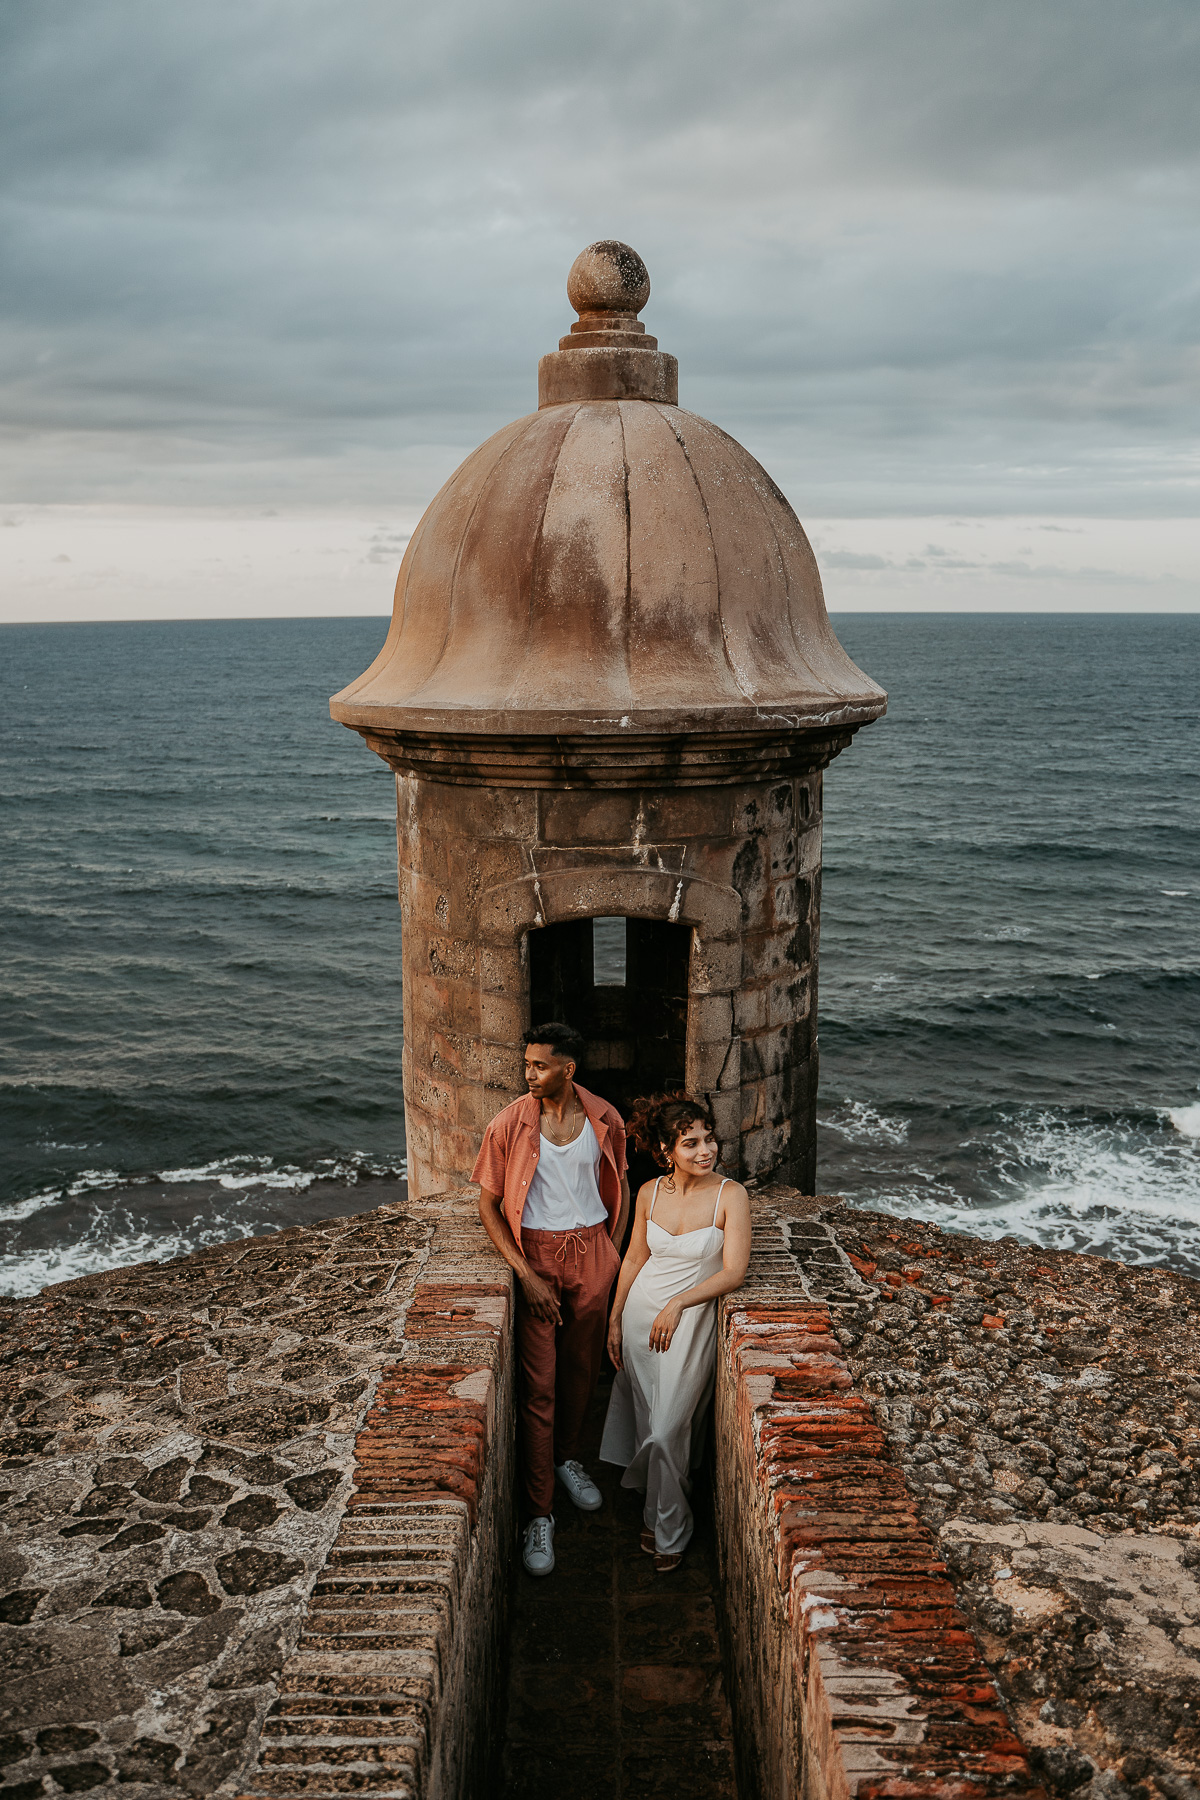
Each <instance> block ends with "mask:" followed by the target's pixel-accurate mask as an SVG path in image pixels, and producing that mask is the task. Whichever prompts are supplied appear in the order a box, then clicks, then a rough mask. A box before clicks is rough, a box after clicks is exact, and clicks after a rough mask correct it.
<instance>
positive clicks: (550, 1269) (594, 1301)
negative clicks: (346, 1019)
mask: <svg viewBox="0 0 1200 1800" xmlns="http://www.w3.org/2000/svg"><path fill="white" fill-rule="evenodd" d="M524 1042H525V1083H526V1086H527V1087H528V1089H529V1092H528V1093H527V1094H526V1095H525V1096H524V1097H523V1098H522V1099H520V1100H514V1101H513V1103H512V1105H511V1106H506V1107H505V1108H504V1110H503V1112H499V1113H497V1114H496V1117H495V1118H494V1119H493V1120H492V1122H491V1124H490V1125H489V1126H488V1128H487V1130H486V1132H485V1133H484V1136H483V1144H482V1147H481V1149H480V1152H479V1156H478V1158H477V1159H476V1163H475V1167H474V1169H473V1170H472V1172H471V1179H472V1180H473V1181H477V1182H478V1183H479V1216H480V1218H481V1219H482V1220H483V1224H484V1229H485V1230H486V1232H487V1234H488V1236H489V1237H490V1238H491V1240H492V1242H493V1244H495V1246H496V1248H497V1250H498V1251H499V1252H500V1254H501V1256H502V1257H503V1258H504V1260H505V1262H506V1263H507V1264H508V1265H509V1267H510V1268H511V1269H513V1270H514V1271H515V1272H516V1277H517V1367H518V1375H519V1388H518V1426H517V1429H518V1435H519V1442H520V1446H521V1453H522V1480H523V1486H524V1495H525V1506H524V1511H525V1517H526V1525H525V1541H524V1549H523V1558H524V1563H525V1567H526V1568H527V1569H528V1571H529V1573H530V1574H531V1575H549V1574H550V1572H551V1570H552V1569H553V1567H554V1510H553V1503H554V1478H555V1476H556V1475H557V1477H558V1479H559V1480H560V1481H561V1482H562V1484H563V1486H564V1487H565V1488H566V1490H567V1492H568V1494H569V1495H570V1496H571V1499H572V1500H573V1501H574V1502H575V1505H576V1506H578V1507H580V1508H581V1509H582V1510H583V1511H584V1512H596V1511H597V1510H598V1509H599V1507H600V1506H601V1505H602V1501H601V1498H600V1490H599V1488H598V1487H597V1486H596V1485H595V1483H594V1482H593V1481H592V1480H591V1479H590V1477H589V1476H588V1474H587V1472H586V1470H585V1469H584V1467H583V1465H582V1463H580V1462H579V1460H578V1458H577V1456H576V1451H577V1450H578V1448H579V1434H580V1431H581V1429H582V1427H583V1420H584V1415H585V1414H586V1412H587V1408H588V1402H589V1401H590V1400H591V1397H592V1393H593V1391H594V1389H595V1386H596V1377H597V1376H598V1375H599V1373H600V1357H601V1354H602V1351H603V1348H604V1332H605V1325H606V1322H607V1316H608V1296H609V1293H610V1291H611V1289H612V1284H613V1281H614V1279H615V1277H616V1273H617V1270H618V1268H619V1267H620V1262H621V1258H620V1252H619V1250H618V1248H617V1246H618V1245H619V1244H620V1241H621V1234H622V1232H623V1231H624V1229H625V1220H626V1217H627V1215H628V1212H629V1181H628V1178H627V1176H626V1173H625V1127H624V1124H623V1123H622V1120H621V1115H620V1113H619V1112H618V1111H617V1110H616V1108H615V1107H613V1106H610V1105H609V1104H608V1101H607V1100H601V1099H600V1098H599V1097H598V1096H597V1095H596V1094H590V1093H589V1092H588V1090H587V1089H586V1088H583V1087H580V1086H579V1084H578V1083H577V1082H576V1081H575V1079H574V1077H575V1068H576V1065H577V1063H578V1060H579V1057H580V1054H581V1053H582V1051H583V1047H584V1046H583V1039H582V1038H581V1037H580V1036H579V1034H578V1032H576V1031H573V1030H572V1029H571V1027H570V1026H569V1025H563V1024H561V1023H559V1022H558V1021H554V1022H552V1023H550V1024H547V1025H539V1026H537V1027H535V1029H534V1030H532V1031H527V1032H526V1033H525V1039H524Z"/></svg>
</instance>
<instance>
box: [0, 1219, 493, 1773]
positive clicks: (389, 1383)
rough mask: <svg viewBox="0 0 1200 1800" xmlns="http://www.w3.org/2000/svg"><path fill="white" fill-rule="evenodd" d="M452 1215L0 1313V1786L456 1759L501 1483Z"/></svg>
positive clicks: (476, 1685)
mask: <svg viewBox="0 0 1200 1800" xmlns="http://www.w3.org/2000/svg"><path fill="white" fill-rule="evenodd" d="M365 1185H366V1184H364V1186H365ZM380 1185H381V1187H382V1186H383V1185H384V1184H380ZM392 1191H393V1192H394V1191H395V1190H394V1189H393V1190H392ZM472 1221H474V1204H473V1202H472V1201H470V1200H465V1201H464V1200H463V1199H461V1197H460V1198H459V1199H458V1200H455V1199H454V1197H447V1196H440V1197H436V1198H434V1199H431V1200H430V1201H429V1202H428V1203H426V1204H425V1205H414V1204H406V1205H405V1206H404V1207H403V1208H401V1207H399V1206H396V1205H390V1206H387V1205H385V1206H381V1207H380V1208H379V1209H378V1210H377V1211H374V1212H371V1213H367V1214H365V1215H363V1216H362V1217H359V1218H351V1219H335V1220H330V1221H328V1222H327V1223H326V1224H324V1225H323V1226H317V1227H314V1228H311V1229H306V1230H293V1231H285V1232H281V1233H279V1234H278V1235H276V1236H272V1237H266V1238H260V1239H248V1240H246V1241H243V1242H240V1243H234V1244H228V1245H223V1246H221V1247H220V1248H218V1249H214V1250H209V1251H203V1252H201V1253H199V1254H198V1255H195V1256H190V1257H184V1258H181V1259H180V1260H178V1261H176V1262H173V1263H167V1264H163V1265H157V1264H153V1263H151V1264H142V1265H140V1266H138V1267H135V1268H127V1269H119V1270H116V1271H114V1272H112V1273H110V1274H106V1275H97V1276H91V1277H88V1278H87V1279H85V1280H81V1281H75V1282H69V1283H64V1284H62V1285H60V1286H58V1287H54V1288H49V1289H47V1290H45V1292H44V1293H43V1295H42V1296H41V1297H40V1298H39V1299H37V1300H34V1301H8V1302H4V1303H3V1311H2V1313H0V1346H2V1351H0V1354H2V1359H3V1367H4V1381H5V1389H6V1391H5V1395H4V1398H5V1402H6V1416H5V1426H4V1437H3V1441H2V1443H0V1455H3V1458H4V1461H3V1465H2V1473H3V1495H2V1499H3V1503H4V1513H3V1518H4V1525H5V1541H4V1547H3V1550H2V1551H0V1576H2V1579H0V1595H2V1598H0V1661H2V1664H3V1668H4V1688H3V1705H2V1709H0V1758H2V1759H3V1763H4V1764H5V1765H6V1768H5V1776H6V1783H5V1785H4V1786H3V1788H0V1793H3V1794H4V1795H6V1796H9V1800H30V1797H32V1796H33V1795H35V1794H43V1793H48V1794H53V1793H57V1792H60V1791H62V1792H67V1793H78V1792H82V1791H85V1790H91V1789H97V1790H99V1789H101V1788H102V1787H106V1786H108V1785H110V1784H112V1785H116V1786H119V1787H120V1790H121V1792H122V1794H125V1793H129V1794H130V1795H131V1796H147V1797H148V1796H150V1795H160V1794H161V1795H165V1794H168V1793H172V1792H174V1793H178V1792H180V1791H181V1790H182V1791H183V1792H185V1793H186V1792H191V1793H210V1792H219V1793H229V1792H234V1791H236V1790H237V1788H238V1787H239V1786H241V1785H242V1784H243V1783H244V1782H245V1781H246V1780H247V1778H248V1775H249V1777H250V1779H251V1782H252V1786H253V1790H254V1792H256V1793H264V1794H267V1793H269V1794H284V1793H289V1792H293V1791H294V1792H297V1793H299V1792H301V1791H303V1792H305V1793H306V1794H312V1793H314V1792H337V1791H340V1790H341V1789H343V1788H345V1787H346V1786H347V1785H350V1786H354V1785H362V1781H361V1777H362V1776H363V1775H364V1772H366V1773H367V1775H368V1779H367V1783H366V1784H367V1785H368V1786H369V1785H372V1782H371V1780H370V1779H369V1776H370V1774H371V1773H375V1774H377V1773H378V1770H379V1767H380V1766H381V1765H383V1766H385V1767H386V1768H387V1769H388V1771H389V1775H390V1778H391V1784H390V1785H389V1788H388V1791H389V1792H395V1793H398V1794H415V1793H418V1792H420V1793H428V1794H437V1793H447V1794H451V1793H457V1792H458V1791H459V1788H460V1780H468V1779H469V1778H470V1770H471V1767H472V1764H473V1760H478V1758H479V1757H480V1756H481V1754H482V1753H483V1752H484V1751H485V1750H486V1749H487V1748H488V1744H489V1741H490V1734H491V1733H492V1732H494V1729H495V1724H496V1721H495V1719H494V1717H492V1716H491V1712H492V1711H494V1707H495V1705H497V1704H498V1702H499V1695H500V1687H499V1678H500V1669H499V1655H498V1649H497V1644H498V1639H499V1633H500V1630H501V1628H502V1623H503V1606H504V1596H505V1593H506V1588H505V1580H504V1577H505V1570H506V1558H505V1555H504V1553H503V1548H502V1547H503V1546H504V1545H505V1544H506V1542H507V1537H508V1536H509V1535H510V1534H511V1527H510V1523H509V1520H508V1515H507V1512H506V1508H507V1507H508V1505H509V1504H510V1499H511V1489H512V1477H511V1467H510V1464H511V1445H510V1440H511V1430H510V1429H509V1427H508V1424H507V1408H508V1404H509V1397H510V1395H509V1388H508V1385H507V1376H508V1365H509V1360H510V1359H509V1356H508V1324H507V1321H508V1313H509V1280H508V1273H507V1271H506V1270H504V1269H502V1268H501V1267H500V1265H498V1264H497V1263H496V1262H495V1260H494V1258H492V1257H491V1256H490V1255H489V1254H488V1252H487V1249H486V1246H485V1245H484V1244H483V1243H482V1242H481V1241H480V1240H481V1238H482V1234H481V1233H479V1232H478V1229H477V1221H475V1222H474V1228H473V1226H472ZM493 1441H494V1442H495V1443H497V1444H498V1445H499V1449H498V1450H497V1451H496V1452H495V1454H492V1451H491V1445H492V1443H493ZM318 1576H320V1579H319V1581H318V1579H317V1578H318ZM302 1623H303V1625H304V1630H303V1635H301V1626H302ZM364 1646H365V1648H366V1651H367V1655H366V1657H365V1659H364V1656H363V1653H362V1652H363V1648H364ZM489 1681H490V1682H491V1683H492V1686H493V1688H494V1690H495V1693H494V1696H492V1695H490V1694H489V1690H488V1682H489ZM489 1709H491V1710H489ZM268 1713H270V1717H269V1719H268V1717H267V1715H268ZM264 1722H265V1734H264ZM260 1734H263V1735H262V1736H261V1747H262V1756H261V1768H260V1769H259V1770H258V1772H257V1774H255V1773H254V1772H253V1768H252V1765H253V1764H254V1761H255V1756H256V1752H257V1751H258V1749H259V1745H260ZM481 1734H483V1735H482V1737H481ZM331 1764H337V1765H339V1767H338V1770H337V1772H336V1774H333V1775H332V1778H331V1770H330V1765H331ZM375 1785H377V1784H375Z"/></svg>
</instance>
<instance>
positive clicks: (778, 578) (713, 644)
mask: <svg viewBox="0 0 1200 1800" xmlns="http://www.w3.org/2000/svg"><path fill="white" fill-rule="evenodd" d="M568 291H569V294H570V298H571V300H572V303H573V304H574V305H575V307H576V309H577V310H578V311H579V313H580V317H579V320H578V322H577V324H576V325H575V327H573V329H572V332H571V333H570V334H569V335H568V336H567V337H564V338H563V339H562V340H561V342H560V347H559V349H558V351H557V352H552V353H551V354H550V355H548V356H545V357H543V358H542V363H541V366H540V370H539V386H540V395H541V405H540V407H539V410H538V411H537V412H536V413H532V414H530V415H529V416H528V417H527V418H523V419H518V420H517V421H516V422H515V423H514V424H511V425H507V426H505V428H504V429H503V430H502V431H498V432H497V433H496V435H495V436H494V437H492V438H489V439H488V441H487V442H486V443H485V444H483V445H481V447H480V448H479V449H478V450H476V451H475V452H474V454H473V455H471V456H469V457H468V458H467V460H466V462H464V463H463V464H462V466H461V468H459V469H458V470H457V471H456V472H455V474H453V475H452V476H451V477H450V479H449V481H447V483H446V484H445V486H444V487H443V488H442V490H441V492H440V493H439V494H438V495H437V496H436V498H435V499H434V500H433V502H432V503H431V505H430V506H429V508H428V510H427V511H426V513H425V515H424V517H423V518H422V520H421V522H420V524H419V525H418V527H417V529H416V531H415V532H414V534H413V537H412V540H411V542H410V544H409V546H408V551H407V554H406V555H405V558H404V563H403V566H402V568H401V570H400V577H399V580H398V582H397V584H396V598H395V609H394V613H393V618H392V624H391V629H390V630H389V632H388V636H387V641H386V642H385V644H384V647H383V649H382V650H381V652H380V654H379V655H378V657H376V659H375V661H374V662H373V663H372V665H371V667H370V668H369V669H368V670H367V671H366V673H365V674H363V675H361V676H360V677H359V678H358V680H357V681H354V682H351V684H350V685H349V687H347V688H345V689H343V691H342V692H341V693H340V694H338V695H337V696H335V698H334V699H333V701H332V702H331V705H330V710H331V711H332V713H333V716H334V718H336V719H339V720H341V721H342V722H343V723H344V724H346V725H349V726H351V727H353V728H355V729H357V730H359V731H363V732H365V733H368V734H372V735H373V734H374V733H377V732H385V733H396V732H401V733H404V734H406V735H407V734H409V733H413V732H417V733H421V732H431V731H432V732H441V733H446V732H451V733H455V734H459V733H486V734H497V733H498V734H503V735H504V736H506V737H508V738H510V739H511V738H513V737H520V736H521V735H523V734H537V735H539V736H540V735H545V734H551V735H553V734H561V733H568V734H570V735H571V736H573V737H574V736H578V735H580V734H583V735H587V736H590V735H604V736H609V735H617V736H620V735H622V734H625V733H635V734H645V733H661V732H667V733H671V734H675V733H680V732H687V731H693V730H699V731H703V732H706V733H712V732H724V731H731V730H732V731H738V732H745V731H747V730H762V729H764V728H766V729H768V730H771V731H775V732H778V731H783V732H785V733H786V732H794V731H797V730H799V731H804V732H812V731H814V730H816V731H821V730H828V729H829V728H831V727H832V728H835V729H836V728H838V727H841V728H843V730H844V728H846V727H850V728H851V729H853V728H854V727H855V726H858V725H861V724H865V723H866V722H867V721H868V720H870V719H874V718H877V717H878V716H879V714H880V713H882V712H883V711H884V709H885V706H886V696H885V695H884V693H883V691H882V690H881V689H880V688H878V687H877V686H876V685H875V684H874V682H872V681H870V680H869V679H868V678H867V676H865V675H864V674H863V673H862V671H861V670H860V669H858V668H856V667H855V665H854V663H853V662H851V660H850V658H849V657H848V656H847V655H846V653H845V651H844V650H843V649H842V647H841V645H840V644H839V643H838V640H837V638H836V637H835V636H834V633H833V629H832V627H831V625H830V623H829V617H828V614H827V613H826V610H825V602H824V599H823V597H822V593H821V578H820V575H819V574H818V571H817V564H816V559H815V558H814V556H813V553H812V549H811V548H810V546H809V542H808V539H807V538H806V537H805V535H804V531H803V529H802V527H801V525H800V522H799V520H798V519H797V517H796V515H795V513H794V512H793V511H792V509H791V507H790V506H789V505H788V502H787V501H786V500H785V498H784V496H783V495H782V494H781V493H780V491H779V489H778V488H777V487H776V486H775V484H774V482H773V481H772V480H771V478H770V476H769V475H767V473H766V472H765V470H764V469H762V468H761V467H760V465H759V464H758V463H757V462H755V460H754V458H753V457H752V456H751V455H750V454H749V453H748V452H747V451H746V450H744V449H743V448H742V447H741V445H740V444H738V443H736V442H735V441H734V439H733V438H731V437H729V436H728V434H727V433H726V432H724V431H721V430H720V429H719V428H718V427H717V426H715V425H712V424H710V423H709V422H708V421H707V420H705V419H701V418H699V417H697V415H696V414H695V413H690V412H686V411H684V410H683V409H682V408H680V407H679V406H678V405H676V404H675V399H676V382H677V376H676V364H675V359H674V358H673V357H669V356H665V355H663V354H662V353H660V352H659V350H658V347H657V343H656V341H655V339H654V338H652V337H648V336H646V334H645V330H644V327H643V326H642V325H641V324H640V323H639V321H638V320H637V318H636V309H639V308H640V307H641V306H642V305H644V304H645V301H646V299H647V297H648V295H649V277H648V276H647V275H646V273H645V266H644V264H643V263H642V261H641V258H640V257H638V256H637V255H636V253H635V252H634V251H632V250H630V249H629V248H628V246H626V245H620V244H610V243H604V244H598V245H593V246H591V247H590V248H589V249H588V250H586V251H584V252H583V254H582V256H581V257H579V258H578V259H577V261H576V264H575V266H574V267H573V269H572V271H571V277H570V281H569V284H568Z"/></svg>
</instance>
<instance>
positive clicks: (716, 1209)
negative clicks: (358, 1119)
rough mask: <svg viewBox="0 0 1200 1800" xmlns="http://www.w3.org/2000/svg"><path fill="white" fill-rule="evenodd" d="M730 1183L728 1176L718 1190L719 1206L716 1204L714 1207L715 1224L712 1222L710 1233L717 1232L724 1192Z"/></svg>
mask: <svg viewBox="0 0 1200 1800" xmlns="http://www.w3.org/2000/svg"><path fill="white" fill-rule="evenodd" d="M728 1182H729V1177H728V1175H727V1176H726V1177H725V1180H724V1181H723V1182H722V1183H721V1185H720V1187H719V1188H718V1189H717V1204H716V1205H715V1206H714V1207H713V1222H712V1224H711V1225H710V1226H709V1230H710V1231H715V1230H716V1226H717V1214H718V1213H719V1212H720V1210H721V1195H722V1194H723V1193H724V1192H725V1189H726V1186H727V1185H728Z"/></svg>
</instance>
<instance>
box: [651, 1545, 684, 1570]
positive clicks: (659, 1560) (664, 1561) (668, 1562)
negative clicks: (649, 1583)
mask: <svg viewBox="0 0 1200 1800" xmlns="http://www.w3.org/2000/svg"><path fill="white" fill-rule="evenodd" d="M682 1561H683V1551H682V1550H680V1551H677V1552H676V1553H675V1554H674V1555H673V1556H662V1555H659V1554H656V1555H655V1558H654V1567H655V1568H656V1569H657V1570H658V1573H659V1574H660V1575H669V1574H670V1572H671V1570H672V1569H677V1568H678V1567H679V1565H680V1563H681V1562H682Z"/></svg>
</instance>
